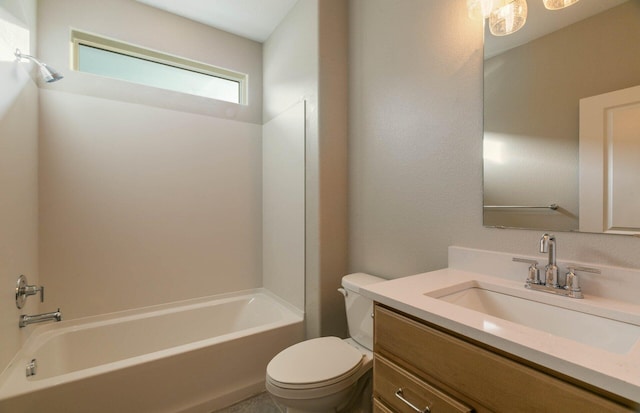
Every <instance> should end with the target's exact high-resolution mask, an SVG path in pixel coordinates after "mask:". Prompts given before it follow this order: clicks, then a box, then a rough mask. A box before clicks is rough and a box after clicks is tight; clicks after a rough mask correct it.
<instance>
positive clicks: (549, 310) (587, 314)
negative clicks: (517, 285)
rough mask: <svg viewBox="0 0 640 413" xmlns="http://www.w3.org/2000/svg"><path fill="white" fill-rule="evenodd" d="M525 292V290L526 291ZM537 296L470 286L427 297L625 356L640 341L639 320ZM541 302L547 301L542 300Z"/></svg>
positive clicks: (483, 284)
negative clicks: (616, 317)
mask: <svg viewBox="0 0 640 413" xmlns="http://www.w3.org/2000/svg"><path fill="white" fill-rule="evenodd" d="M522 289H523V290H524V287H523V288H522ZM537 294H541V293H539V292H531V291H518V290H517V289H510V288H507V287H503V286H493V285H491V284H486V283H479V282H467V283H463V284H460V285H458V286H455V287H453V288H447V289H444V290H439V291H433V292H430V293H428V294H426V295H428V296H430V297H433V298H437V299H440V300H443V301H446V302H449V303H451V304H455V305H458V306H461V307H465V308H468V309H470V310H473V311H478V312H480V313H483V314H486V315H489V316H492V317H497V318H500V319H502V320H506V321H510V322H512V323H517V324H521V325H524V326H527V327H531V328H534V329H536V330H540V331H544V332H546V333H549V334H553V335H555V336H559V337H564V338H567V339H570V340H574V341H577V342H579V343H583V344H586V345H589V346H592V347H597V348H600V349H603V350H606V351H609V352H612V353H618V354H625V353H627V352H629V350H631V349H632V348H633V346H634V345H635V344H636V343H637V342H638V339H640V325H638V324H640V323H638V322H637V321H638V320H636V321H635V322H628V320H624V321H622V320H619V319H614V318H612V317H611V314H607V316H603V315H602V314H598V313H604V312H606V311H602V309H601V308H595V307H594V308H590V307H589V304H588V303H584V302H581V303H574V302H566V301H558V300H570V301H583V300H576V299H572V298H566V297H551V298H548V297H545V298H544V300H545V301H547V302H541V301H538V300H537V299H538V297H536V295H537ZM539 298H540V300H543V298H542V297H539ZM550 302H551V303H550ZM559 304H567V305H570V304H571V305H574V306H577V307H579V308H580V309H579V310H576V309H570V308H566V307H564V306H560V305H559ZM632 316H633V315H632ZM627 318H628V317H627ZM632 318H633V317H632ZM637 318H638V317H636V319H637ZM490 324H491V323H489V325H490ZM487 329H490V328H487Z"/></svg>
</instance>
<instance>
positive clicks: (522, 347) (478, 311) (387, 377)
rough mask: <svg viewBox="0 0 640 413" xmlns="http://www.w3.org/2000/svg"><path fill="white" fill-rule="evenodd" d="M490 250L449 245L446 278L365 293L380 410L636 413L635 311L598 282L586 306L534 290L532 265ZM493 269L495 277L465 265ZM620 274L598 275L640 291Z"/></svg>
mask: <svg viewBox="0 0 640 413" xmlns="http://www.w3.org/2000/svg"><path fill="white" fill-rule="evenodd" d="M484 253H485V252H480V251H477V250H466V249H456V248H455V247H453V250H452V249H450V263H449V265H450V267H449V268H447V269H444V270H439V271H434V272H431V273H425V274H418V275H415V276H410V277H405V278H400V279H396V280H392V281H387V282H384V283H380V284H376V285H372V286H368V287H367V288H366V289H365V291H364V292H363V294H365V295H368V296H369V297H370V298H372V299H374V300H375V301H376V307H375V312H374V315H375V321H374V325H375V328H374V353H375V357H374V412H384V413H388V412H409V413H414V412H423V413H427V412H433V413H440V412H510V413H511V412H538V411H540V412H590V411H594V412H595V411H602V412H635V411H640V322H639V321H640V306H639V305H637V304H636V303H635V302H633V299H630V297H625V296H624V293H622V292H620V294H621V297H622V298H625V300H623V301H620V300H614V299H611V298H608V297H607V296H609V295H610V294H611V293H612V291H609V290H607V287H606V286H603V284H606V283H603V282H602V281H598V282H594V281H593V280H596V278H595V276H594V277H593V280H589V279H588V277H585V279H584V283H583V286H584V291H585V298H584V299H574V298H567V297H558V296H554V295H552V294H544V293H542V292H537V291H530V290H528V289H526V288H524V281H525V279H526V272H527V271H526V267H521V266H518V265H517V264H515V265H514V264H512V263H511V258H512V257H510V256H507V255H506V254H500V253H489V256H487V255H484ZM452 256H453V257H454V259H453V260H452ZM456 258H463V259H462V261H460V260H457V259H456ZM531 258H533V259H535V258H537V257H531ZM488 262H491V265H490V266H489V267H490V268H492V270H491V271H493V274H486V273H484V274H483V273H480V272H470V271H469V268H466V266H469V267H471V268H474V269H475V270H477V269H478V268H481V267H482V265H480V267H478V266H477V265H476V264H482V263H485V264H486V263H488ZM568 265H574V264H573V263H571V264H566V263H561V264H559V266H560V267H561V268H563V269H564V268H566V266H568ZM620 271H622V270H621V269H609V268H604V269H603V271H602V272H603V275H602V277H612V279H615V280H616V284H618V287H621V286H622V287H625V288H626V289H629V290H635V291H638V290H637V286H636V285H634V283H635V282H637V281H635V280H637V278H638V277H637V274H631V275H630V276H629V277H627V276H628V275H629V274H624V271H622V272H620ZM629 271H632V272H637V271H636V270H629ZM519 278H520V279H519ZM597 280H601V278H598V279H597ZM594 292H598V293H600V294H602V295H604V297H603V296H602V295H600V296H594V295H593V293H594ZM627 298H629V299H627ZM503 299H504V301H501V300H503ZM563 300H566V301H563ZM500 307H503V308H502V313H501V312H500V311H499V310H500ZM518 317H520V318H518ZM532 320H533V321H532Z"/></svg>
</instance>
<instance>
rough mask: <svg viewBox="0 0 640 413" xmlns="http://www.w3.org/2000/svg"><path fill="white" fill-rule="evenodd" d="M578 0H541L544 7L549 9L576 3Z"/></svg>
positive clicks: (561, 7)
mask: <svg viewBox="0 0 640 413" xmlns="http://www.w3.org/2000/svg"><path fill="white" fill-rule="evenodd" d="M578 1H580V0H543V3H544V7H546V8H547V9H549V10H560V9H564V8H565V7H569V6H571V5H572V4H576V3H577V2H578Z"/></svg>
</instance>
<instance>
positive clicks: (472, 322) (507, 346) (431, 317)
mask: <svg viewBox="0 0 640 413" xmlns="http://www.w3.org/2000/svg"><path fill="white" fill-rule="evenodd" d="M520 275H521V276H522V280H519V281H516V280H512V279H505V278H503V277H499V276H491V275H486V274H480V273H475V272H469V271H465V270H461V269H456V268H448V269H443V270H438V271H433V272H427V273H423V274H418V275H413V276H409V277H403V278H398V279H395V280H390V281H385V282H382V283H377V284H371V285H367V286H365V287H363V288H361V289H360V293H361V294H362V295H364V296H366V297H369V298H371V299H373V300H374V301H376V302H379V303H381V304H384V305H387V306H389V307H392V308H395V309H397V310H399V311H402V312H404V313H407V314H409V315H412V316H414V317H417V318H419V319H422V320H424V321H427V322H429V323H433V324H435V325H438V326H440V327H443V328H445V329H448V330H450V331H453V332H456V333H459V334H462V335H464V336H467V337H469V338H471V339H474V340H477V341H479V342H482V343H485V344H487V345H489V346H492V347H494V348H496V349H500V350H503V351H506V352H508V353H511V354H513V355H515V356H518V357H521V358H523V359H526V360H530V361H531V362H533V363H536V364H539V365H541V366H544V367H548V368H550V369H553V370H555V371H558V372H560V373H563V374H566V375H568V376H571V377H575V378H576V379H578V380H581V381H583V382H585V383H589V384H592V385H594V386H597V387H599V388H602V389H604V390H607V391H609V392H611V393H614V394H618V395H620V396H622V397H625V398H627V399H630V400H632V401H634V402H638V403H640V342H636V343H635V345H634V346H633V347H632V348H631V349H630V350H629V351H628V352H627V353H625V354H618V353H612V352H609V351H607V350H603V349H600V348H596V347H592V346H589V345H586V344H582V343H579V342H577V341H573V340H570V339H567V338H562V337H559V336H555V335H552V334H549V333H546V332H543V331H540V330H536V329H533V328H530V327H526V326H523V325H520V324H516V323H513V322H509V321H506V320H503V319H500V318H497V317H493V316H489V315H486V314H484V313H481V312H479V311H473V310H470V309H467V308H464V307H461V306H458V305H455V304H451V303H448V302H445V301H443V300H439V299H437V298H433V297H430V296H428V295H425V294H429V293H433V292H434V291H438V290H441V289H444V288H451V287H454V286H456V285H457V284H460V283H463V282H469V281H476V282H484V283H490V284H493V285H496V286H502V287H505V288H509V289H513V288H517V289H521V290H524V294H534V296H533V297H534V299H535V300H536V301H542V302H545V303H549V304H551V305H554V303H557V302H558V301H557V300H564V301H562V303H563V306H565V307H566V308H570V309H576V310H577V311H580V308H581V306H590V307H595V308H598V309H599V310H601V314H602V315H605V316H606V315H607V312H608V311H611V314H614V313H615V314H618V315H619V314H628V315H630V316H629V319H630V320H631V321H632V323H634V324H637V320H640V305H637V304H635V303H629V302H625V301H616V300H611V299H609V298H602V297H594V296H590V295H589V294H588V293H587V292H586V290H585V298H584V299H572V298H567V297H559V296H554V295H552V294H545V293H542V292H536V291H529V290H526V289H525V288H524V282H523V281H524V278H525V276H526V267H522V271H521V272H520V274H519V276H520ZM565 303H566V305H565ZM584 328H589V327H588V326H586V325H585V326H584ZM594 334H598V332H594Z"/></svg>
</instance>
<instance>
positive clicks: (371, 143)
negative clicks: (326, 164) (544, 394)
mask: <svg viewBox="0 0 640 413" xmlns="http://www.w3.org/2000/svg"><path fill="white" fill-rule="evenodd" d="M350 6H351V20H350V23H351V27H350V30H351V52H350V58H351V61H350V62H351V66H350V67H351V79H350V81H351V84H350V92H351V100H350V130H351V133H350V140H349V144H350V158H349V161H350V243H349V251H350V253H349V257H350V271H366V272H370V273H372V274H377V275H381V276H386V277H389V278H395V277H400V276H404V275H409V274H415V273H420V272H424V271H429V270H434V269H437V268H443V267H445V266H446V265H447V246H448V245H459V246H465V247H474V248H483V249H488V250H494V251H504V252H508V253H513V254H535V253H536V252H537V248H538V245H539V244H538V240H539V238H540V235H541V233H540V231H524V230H499V229H490V228H483V227H482V82H483V75H482V73H483V67H482V64H483V56H482V55H483V53H482V27H481V23H480V22H474V21H472V20H470V19H469V18H468V16H467V10H466V2H465V1H463V0H456V1H451V2H449V1H447V2H444V1H441V0H401V1H388V0H351V2H350ZM555 235H556V238H557V240H558V258H559V259H562V260H578V261H587V262H593V263H599V262H600V263H606V264H611V265H619V266H628V267H633V268H640V254H638V249H639V248H640V239H638V238H631V237H622V236H610V235H593V234H576V233H556V234H555ZM541 259H544V256H543V255H542V254H541ZM523 271H524V270H523ZM524 275H525V274H524V273H523V276H524Z"/></svg>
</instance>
